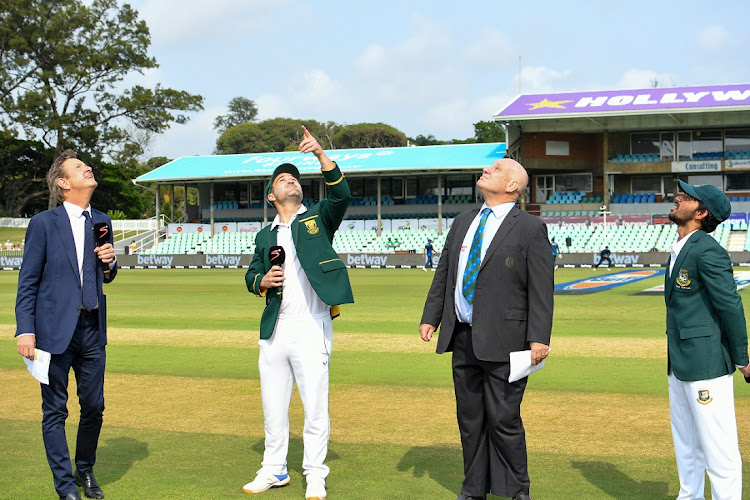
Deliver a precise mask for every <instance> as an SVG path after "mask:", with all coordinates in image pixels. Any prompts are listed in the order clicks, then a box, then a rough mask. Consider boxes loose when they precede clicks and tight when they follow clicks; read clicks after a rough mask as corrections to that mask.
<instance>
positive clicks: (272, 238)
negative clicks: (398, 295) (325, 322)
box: [245, 167, 354, 339]
mask: <svg viewBox="0 0 750 500" xmlns="http://www.w3.org/2000/svg"><path fill="white" fill-rule="evenodd" d="M323 179H324V180H325V182H326V185H328V197H327V198H326V199H324V200H321V201H320V203H318V204H317V205H315V206H313V207H312V208H310V209H309V210H307V211H306V212H305V213H303V214H300V215H298V216H297V217H296V218H295V219H294V221H293V222H292V226H291V230H292V240H293V242H294V247H295V248H296V250H297V258H298V259H299V261H300V264H301V265H302V269H304V271H305V275H307V279H308V280H309V281H310V285H312V287H313V289H314V290H315V293H317V294H318V296H319V297H320V299H321V300H322V301H323V302H325V303H326V304H328V305H329V306H332V309H331V312H332V314H331V315H332V316H334V317H335V315H336V311H337V310H338V308H337V307H334V306H337V305H338V304H349V303H352V302H354V297H353V296H352V287H351V284H350V283H349V274H348V273H347V271H346V264H344V262H343V261H342V260H341V258H340V257H339V256H338V254H337V253H336V252H335V251H334V250H333V246H332V243H333V235H334V233H335V232H336V230H337V229H338V228H339V225H340V224H341V221H342V220H343V219H344V215H345V214H346V208H347V206H348V205H349V200H350V199H351V197H352V196H351V192H350V191H349V184H347V182H346V179H344V176H343V175H342V173H341V171H340V170H339V168H338V167H336V168H334V169H333V170H329V171H326V172H323ZM276 236H277V232H276V230H273V231H272V230H271V226H270V225H268V226H266V227H264V228H263V229H261V230H260V231H259V232H258V234H257V235H256V236H255V255H253V260H252V262H251V263H250V268H249V269H248V270H247V273H246V274H245V284H246V285H247V289H248V290H249V291H250V292H252V293H254V294H255V295H257V296H259V297H261V296H265V297H266V308H265V309H264V310H263V315H262V316H261V318H260V338H261V339H268V338H270V337H271V335H272V334H273V330H274V328H275V326H276V319H277V318H278V316H279V308H280V307H281V301H280V300H279V296H278V295H277V294H276V293H266V292H265V291H263V292H261V290H260V281H261V279H263V276H265V275H266V273H267V272H268V271H269V269H271V262H270V261H269V259H268V250H269V249H270V248H271V247H272V246H274V245H276Z"/></svg>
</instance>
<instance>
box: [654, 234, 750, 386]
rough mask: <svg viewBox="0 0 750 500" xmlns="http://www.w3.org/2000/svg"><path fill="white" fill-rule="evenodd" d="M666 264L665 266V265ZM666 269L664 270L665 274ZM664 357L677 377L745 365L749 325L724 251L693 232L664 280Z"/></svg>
mask: <svg viewBox="0 0 750 500" xmlns="http://www.w3.org/2000/svg"><path fill="white" fill-rule="evenodd" d="M667 265H668V266H669V263H668V264H667ZM668 269H669V267H667V270H668ZM664 301H665V302H666V306H667V344H668V347H669V350H668V356H669V362H670V365H671V367H672V372H673V373H674V375H675V377H677V378H678V379H679V380H682V381H694V380H707V379H711V378H715V377H720V376H723V375H727V374H730V373H733V372H734V370H735V365H740V366H747V364H748V356H747V327H746V323H745V311H744V309H743V307H742V299H741V298H740V295H739V294H738V293H737V285H736V284H735V281H734V275H733V272H732V262H731V260H730V258H729V254H727V251H726V250H725V249H724V248H722V247H721V245H719V243H717V242H716V240H714V239H713V238H712V237H710V236H709V235H707V234H706V233H705V232H703V231H700V230H698V231H696V232H694V233H693V234H692V235H691V236H690V237H689V239H688V240H687V242H686V243H685V246H684V247H683V248H682V250H681V251H680V254H679V255H678V256H677V260H676V261H675V263H674V268H673V270H672V274H671V276H670V275H669V274H668V273H667V276H665V279H664Z"/></svg>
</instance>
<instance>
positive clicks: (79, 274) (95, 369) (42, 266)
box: [16, 149, 117, 500]
mask: <svg viewBox="0 0 750 500" xmlns="http://www.w3.org/2000/svg"><path fill="white" fill-rule="evenodd" d="M47 184H48V185H49V188H50V193H51V195H52V196H54V197H55V198H56V199H57V201H60V202H62V205H60V206H59V207H57V208H56V209H54V210H47V211H44V212H42V213H40V214H37V215H35V216H34V217H32V219H31V221H30V222H29V227H28V229H27V230H26V248H25V250H24V254H23V264H22V266H21V271H20V273H19V275H18V294H17V296H16V326H17V328H16V337H17V338H18V341H17V349H18V353H19V354H20V355H21V356H24V357H26V358H28V359H34V350H35V348H36V349H40V350H42V351H47V352H50V353H51V354H52V359H51V361H50V366H49V384H42V385H41V388H42V412H43V419H42V436H43V438H44V447H45V449H46V451H47V460H48V462H49V465H50V468H51V469H52V476H53V478H54V483H55V490H57V493H58V495H60V498H62V499H66V500H75V499H80V498H81V496H80V494H79V493H78V490H77V488H76V485H79V486H83V488H84V493H85V495H86V496H87V497H89V498H104V494H103V493H102V490H101V488H100V487H99V485H98V484H97V482H96V479H95V478H94V473H93V468H94V463H95V461H96V448H97V444H98V441H99V432H100V430H101V427H102V414H103V412H104V365H105V345H106V344H107V301H106V297H105V296H104V294H103V293H102V283H109V282H111V281H112V280H113V279H114V278H115V275H116V274H117V264H116V262H115V252H114V248H113V246H112V239H111V234H112V232H111V230H110V231H109V235H110V241H109V242H108V243H106V244H104V245H101V246H96V242H95V239H94V229H93V228H94V226H95V225H96V224H97V223H106V224H107V225H108V227H109V228H111V227H112V221H111V220H110V218H109V217H108V216H107V215H106V214H104V213H102V212H99V211H98V210H94V209H93V208H91V205H90V204H89V201H90V200H91V196H92V195H93V193H94V190H95V189H96V186H97V182H96V179H95V178H94V173H93V171H92V170H91V167H89V166H88V165H86V164H85V163H84V162H83V161H81V160H79V159H77V158H76V155H75V153H74V152H73V151H72V150H69V149H68V150H65V151H63V152H62V154H61V155H60V156H58V157H57V158H56V159H55V161H54V162H53V163H52V167H51V168H50V169H49V172H48V173H47ZM71 367H72V368H73V371H74V372H75V376H76V383H77V385H78V399H79V402H80V405H81V419H80V423H79V425H78V438H77V441H76V455H75V464H76V471H75V473H74V472H73V471H72V468H71V463H70V452H69V451H68V443H67V441H66V439H65V420H66V419H67V417H68V409H67V402H68V374H69V372H70V368H71Z"/></svg>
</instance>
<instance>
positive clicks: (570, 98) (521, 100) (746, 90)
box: [495, 85, 750, 120]
mask: <svg viewBox="0 0 750 500" xmlns="http://www.w3.org/2000/svg"><path fill="white" fill-rule="evenodd" d="M748 104H750V86H748V85H711V86H705V87H672V88H650V89H639V90H605V91H590V92H558V93H548V94H527V95H521V96H519V97H517V98H516V99H515V100H514V101H513V102H511V103H510V104H509V105H508V106H506V107H505V108H504V109H502V110H500V111H499V112H498V113H497V114H495V116H496V117H498V118H502V119H505V120H511V119H518V118H525V117H530V116H544V115H549V116H555V115H585V114H587V113H589V114H590V113H595V114H599V113H601V114H607V113H618V114H619V113H622V112H623V111H641V112H645V111H654V110H666V109H691V108H720V107H724V106H743V107H744V106H747V105H748Z"/></svg>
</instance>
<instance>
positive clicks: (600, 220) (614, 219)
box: [589, 215, 620, 226]
mask: <svg viewBox="0 0 750 500" xmlns="http://www.w3.org/2000/svg"><path fill="white" fill-rule="evenodd" d="M589 222H590V223H591V224H604V216H603V215H595V216H593V217H589ZM619 223H620V217H619V216H617V215H610V216H609V217H607V225H608V226H617V225H618V224H619Z"/></svg>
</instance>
